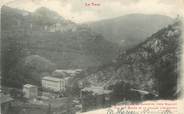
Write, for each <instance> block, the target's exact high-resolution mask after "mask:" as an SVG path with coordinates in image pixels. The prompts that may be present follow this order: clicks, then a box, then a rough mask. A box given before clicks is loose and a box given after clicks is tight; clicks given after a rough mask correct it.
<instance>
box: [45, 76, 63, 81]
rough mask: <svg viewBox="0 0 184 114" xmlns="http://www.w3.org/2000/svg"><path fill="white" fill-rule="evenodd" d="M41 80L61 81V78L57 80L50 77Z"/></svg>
mask: <svg viewBox="0 0 184 114" xmlns="http://www.w3.org/2000/svg"><path fill="white" fill-rule="evenodd" d="M42 80H48V81H56V82H58V81H61V80H62V79H61V78H57V77H51V76H45V77H43V78H42Z"/></svg>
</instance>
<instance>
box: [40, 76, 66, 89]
mask: <svg viewBox="0 0 184 114" xmlns="http://www.w3.org/2000/svg"><path fill="white" fill-rule="evenodd" d="M42 87H43V89H48V90H51V91H54V92H63V91H65V90H66V81H65V80H64V79H63V78H57V77H51V76H45V77H43V78H42Z"/></svg>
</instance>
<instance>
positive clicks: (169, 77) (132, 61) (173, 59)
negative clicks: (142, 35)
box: [86, 21, 182, 99]
mask: <svg viewBox="0 0 184 114" xmlns="http://www.w3.org/2000/svg"><path fill="white" fill-rule="evenodd" d="M180 36H181V22H179V21H177V22H176V23H174V24H172V25H169V26H168V27H165V28H163V29H161V30H159V31H158V32H156V33H154V34H153V35H152V36H151V37H149V38H147V39H146V40H145V41H144V42H142V43H140V44H139V45H137V46H135V47H133V48H131V49H128V50H127V51H123V52H122V53H119V58H118V59H117V60H116V62H114V63H112V64H109V65H107V66H102V67H100V68H99V69H97V70H96V71H95V73H92V74H91V75H89V76H88V77H87V78H86V79H87V80H88V82H90V83H91V84H92V85H94V86H101V87H102V86H104V87H106V88H107V87H110V86H112V85H113V86H115V85H116V86H117V85H118V83H120V82H122V83H123V84H124V83H125V84H127V85H129V87H131V88H134V89H137V90H143V91H148V92H150V93H156V94H158V96H159V98H162V99H172V98H176V97H177V95H178V92H177V79H178V78H179V75H180V74H179V73H180V66H179V65H180V64H179V63H180V62H181V61H180V56H181V45H182V44H181V41H180V40H181V39H180ZM123 84H120V85H121V86H118V88H115V91H116V90H117V91H116V92H118V91H119V92H118V94H117V95H120V96H123V93H121V91H124V90H126V89H127V88H124V87H127V86H125V85H124V86H123ZM129 91H130V90H129ZM116 92H115V94H116ZM117 97H119V96H117Z"/></svg>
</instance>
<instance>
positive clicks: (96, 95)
mask: <svg viewBox="0 0 184 114" xmlns="http://www.w3.org/2000/svg"><path fill="white" fill-rule="evenodd" d="M111 93H112V91H111V90H105V89H104V88H102V87H86V88H84V89H82V90H81V93H80V98H81V103H82V111H83V112H86V111H89V110H92V109H97V108H104V107H108V106H110V105H111Z"/></svg>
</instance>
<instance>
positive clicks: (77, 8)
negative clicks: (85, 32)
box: [0, 0, 184, 23]
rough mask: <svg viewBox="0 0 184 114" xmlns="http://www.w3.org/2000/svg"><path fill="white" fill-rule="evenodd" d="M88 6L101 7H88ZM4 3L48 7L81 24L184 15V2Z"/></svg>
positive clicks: (62, 0)
mask: <svg viewBox="0 0 184 114" xmlns="http://www.w3.org/2000/svg"><path fill="white" fill-rule="evenodd" d="M86 3H89V4H90V3H96V4H100V6H86V5H85V4H86ZM3 4H8V6H11V7H16V8H20V9H25V10H28V11H34V10H35V9H37V8H38V7H41V6H44V7H47V8H49V9H52V10H54V11H56V12H58V13H59V14H60V15H61V16H63V17H64V18H66V19H70V20H72V21H74V22H77V23H81V22H86V21H96V20H101V19H107V18H113V17H118V16H122V15H125V14H129V13H144V14H162V15H167V16H171V17H176V15H177V14H180V15H184V11H183V9H182V7H184V0H0V6H2V5H3Z"/></svg>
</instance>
